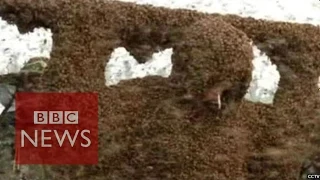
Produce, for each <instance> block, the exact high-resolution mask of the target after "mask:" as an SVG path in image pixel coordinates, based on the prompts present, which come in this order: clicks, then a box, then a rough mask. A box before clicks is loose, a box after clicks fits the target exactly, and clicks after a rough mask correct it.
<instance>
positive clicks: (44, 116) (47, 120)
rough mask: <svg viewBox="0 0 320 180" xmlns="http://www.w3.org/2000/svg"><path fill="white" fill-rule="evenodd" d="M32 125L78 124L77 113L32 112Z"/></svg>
mask: <svg viewBox="0 0 320 180" xmlns="http://www.w3.org/2000/svg"><path fill="white" fill-rule="evenodd" d="M33 122H34V124H79V112H78V111H34V113H33Z"/></svg>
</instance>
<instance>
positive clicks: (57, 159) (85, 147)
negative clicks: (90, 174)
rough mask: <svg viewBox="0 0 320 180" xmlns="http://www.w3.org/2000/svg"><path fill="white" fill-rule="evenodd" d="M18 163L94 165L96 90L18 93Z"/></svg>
mask: <svg viewBox="0 0 320 180" xmlns="http://www.w3.org/2000/svg"><path fill="white" fill-rule="evenodd" d="M15 102H16V120H15V121H16V123H15V129H16V136H15V150H16V153H15V154H16V155H15V156H16V157H15V160H16V163H17V164H97V163H98V95H97V94H96V93H17V94H16V101H15Z"/></svg>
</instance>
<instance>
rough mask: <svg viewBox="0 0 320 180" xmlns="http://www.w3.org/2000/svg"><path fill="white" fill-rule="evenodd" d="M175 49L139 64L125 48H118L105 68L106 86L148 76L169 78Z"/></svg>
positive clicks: (156, 54)
mask: <svg viewBox="0 0 320 180" xmlns="http://www.w3.org/2000/svg"><path fill="white" fill-rule="evenodd" d="M172 54H173V49H172V48H170V49H166V50H164V51H160V52H157V53H154V54H153V55H152V57H151V58H150V60H148V61H147V62H145V63H144V64H139V63H138V62H137V60H136V59H135V58H134V57H133V56H131V55H130V53H129V52H128V51H127V50H126V49H125V48H123V47H119V48H116V49H115V50H114V51H113V53H112V54H111V57H110V60H109V62H108V63H107V65H106V68H105V79H106V85H107V86H112V85H116V84H118V83H119V82H120V81H122V80H129V79H135V78H143V77H146V76H161V77H165V78H166V77H169V76H170V74H171V70H172V63H171V56H172Z"/></svg>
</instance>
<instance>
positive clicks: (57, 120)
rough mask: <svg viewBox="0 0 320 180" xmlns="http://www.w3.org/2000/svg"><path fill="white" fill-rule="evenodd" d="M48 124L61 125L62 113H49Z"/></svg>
mask: <svg viewBox="0 0 320 180" xmlns="http://www.w3.org/2000/svg"><path fill="white" fill-rule="evenodd" d="M49 124H63V111H49Z"/></svg>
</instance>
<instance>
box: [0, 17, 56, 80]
mask: <svg viewBox="0 0 320 180" xmlns="http://www.w3.org/2000/svg"><path fill="white" fill-rule="evenodd" d="M52 41H53V40H52V33H51V30H50V29H44V28H35V29H34V30H33V32H29V33H26V34H20V32H19V30H18V28H17V26H16V25H11V24H8V23H7V22H6V21H4V20H2V18H1V17H0V75H2V74H8V73H17V72H19V71H20V69H21V68H22V67H23V65H24V64H25V63H26V62H28V61H29V60H30V58H34V57H45V58H50V53H51V50H52V43H53V42H52Z"/></svg>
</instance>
